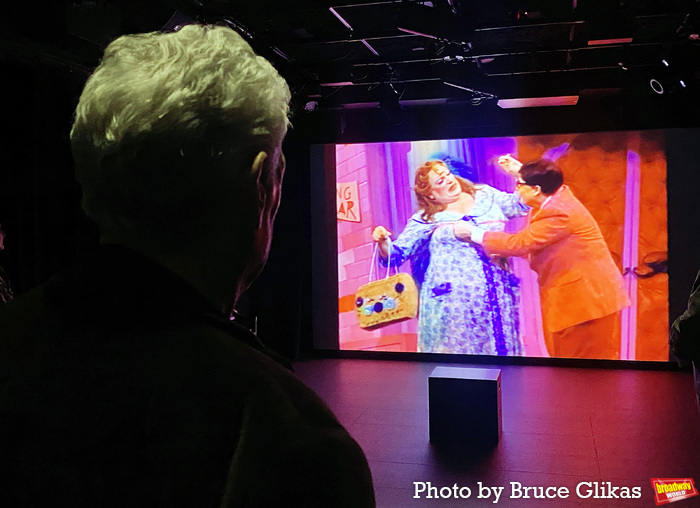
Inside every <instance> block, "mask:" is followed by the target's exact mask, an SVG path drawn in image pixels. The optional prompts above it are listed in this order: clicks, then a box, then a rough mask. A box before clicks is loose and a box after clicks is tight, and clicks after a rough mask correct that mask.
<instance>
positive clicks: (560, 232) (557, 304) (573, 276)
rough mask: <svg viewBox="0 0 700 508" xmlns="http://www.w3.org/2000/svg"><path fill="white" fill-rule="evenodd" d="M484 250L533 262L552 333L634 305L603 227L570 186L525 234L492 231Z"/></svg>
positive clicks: (533, 218)
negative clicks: (608, 244) (604, 235)
mask: <svg viewBox="0 0 700 508" xmlns="http://www.w3.org/2000/svg"><path fill="white" fill-rule="evenodd" d="M483 247H484V249H485V250H486V252H487V253H488V254H497V255H500V256H520V257H529V261H530V267H531V268H532V269H533V270H534V271H535V272H537V281H538V283H539V286H540V299H541V303H542V319H543V321H544V326H545V328H546V329H548V330H549V331H551V332H557V331H559V330H562V329H564V328H568V327H570V326H574V325H577V324H579V323H583V322H585V321H589V320H591V319H598V318H601V317H603V316H607V315H608V314H612V313H613V312H617V311H618V310H620V309H622V308H623V307H627V306H628V305H629V304H630V300H629V297H628V296H627V292H626V290H625V288H624V282H623V279H622V275H621V274H620V271H619V270H618V268H617V266H616V265H615V262H614V261H613V259H612V256H611V255H610V251H609V249H608V246H607V244H606V243H605V239H604V238H603V235H602V234H601V232H600V228H599V227H598V223H597V222H596V221H595V219H594V218H593V216H592V215H591V214H590V212H589V211H588V210H587V209H586V207H585V206H583V204H582V203H581V202H580V201H579V200H578V199H576V197H575V196H574V195H573V193H572V192H571V190H570V189H569V188H568V187H567V186H562V187H561V188H560V189H559V190H558V191H557V192H555V193H554V194H553V195H552V196H551V197H550V198H549V200H548V201H547V202H545V203H544V204H543V205H542V207H541V208H540V209H538V210H533V212H532V213H531V215H530V218H529V221H528V224H527V226H526V227H525V228H524V229H523V230H522V231H519V232H517V233H515V234H509V233H502V232H496V231H488V232H486V233H485V234H484V240H483Z"/></svg>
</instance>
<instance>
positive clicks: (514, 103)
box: [498, 95, 578, 109]
mask: <svg viewBox="0 0 700 508" xmlns="http://www.w3.org/2000/svg"><path fill="white" fill-rule="evenodd" d="M577 103H578V95H560V96H556V97H521V98H516V99H499V100H498V106H499V107H501V108H503V109H511V108H541V107H547V106H575V105H576V104H577Z"/></svg>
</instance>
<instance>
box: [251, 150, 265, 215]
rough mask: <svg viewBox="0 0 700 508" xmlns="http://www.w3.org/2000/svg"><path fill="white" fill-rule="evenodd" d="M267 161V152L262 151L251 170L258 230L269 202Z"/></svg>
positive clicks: (256, 157)
mask: <svg viewBox="0 0 700 508" xmlns="http://www.w3.org/2000/svg"><path fill="white" fill-rule="evenodd" d="M266 159H267V152H265V151H261V152H259V153H258V155H256V156H255V159H253V165H252V166H251V168H250V174H251V175H252V176H253V178H254V180H255V203H256V205H257V212H258V229H259V228H261V227H262V221H263V211H264V210H265V209H266V207H267V200H268V199H269V189H268V188H267V187H268V185H269V184H268V181H267V180H268V179H269V175H266V174H265V171H266V168H265V160H266Z"/></svg>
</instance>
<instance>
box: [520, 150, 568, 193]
mask: <svg viewBox="0 0 700 508" xmlns="http://www.w3.org/2000/svg"><path fill="white" fill-rule="evenodd" d="M519 173H520V178H521V179H522V181H523V182H525V183H526V184H528V185H539V186H540V188H541V189H542V194H544V195H547V196H549V195H552V194H554V193H555V192H556V191H557V190H558V189H559V188H560V187H561V186H562V184H563V183H564V175H563V174H562V172H561V169H559V167H558V166H557V165H556V164H555V163H554V162H553V161H551V160H549V159H537V160H534V161H531V162H526V163H525V164H523V165H522V167H521V168H520V171H519Z"/></svg>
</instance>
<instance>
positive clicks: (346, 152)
mask: <svg viewBox="0 0 700 508" xmlns="http://www.w3.org/2000/svg"><path fill="white" fill-rule="evenodd" d="M379 149H380V148H379V146H378V145H374V146H373V145H359V144H358V145H337V146H336V179H337V182H338V183H349V182H357V185H358V193H359V198H360V210H361V219H362V221H361V222H348V221H344V220H338V298H339V301H340V302H341V303H340V307H341V313H340V315H339V319H338V322H339V328H340V329H339V333H338V338H339V346H340V349H373V350H393V351H400V350H403V351H405V350H410V351H415V336H416V333H415V328H416V324H415V322H405V323H399V324H395V325H389V326H386V327H384V328H382V329H379V330H373V331H366V330H362V329H361V328H360V327H359V326H358V325H357V318H356V316H355V310H354V307H352V308H351V307H348V306H347V305H346V306H345V307H344V306H343V304H342V302H343V301H345V302H346V303H347V302H348V299H352V300H353V301H354V295H355V291H356V290H357V288H358V287H359V286H361V285H363V284H366V283H367V282H369V271H370V267H371V264H372V253H373V249H374V242H372V230H373V229H374V227H375V226H376V225H378V223H379V221H380V220H381V218H379V219H378V218H377V217H375V214H374V213H373V209H372V200H371V196H372V189H371V185H372V182H371V181H370V180H369V177H368V174H369V167H368V164H369V162H368V160H369V159H370V157H369V154H368V151H371V150H375V151H376V150H379ZM380 273H381V276H382V277H383V276H384V274H385V273H386V272H385V271H384V269H383V268H382V269H381V272H380ZM375 278H376V274H375ZM342 310H345V312H342ZM414 321H415V320H414ZM397 337H399V338H400V339H397ZM407 344H408V345H407Z"/></svg>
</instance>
